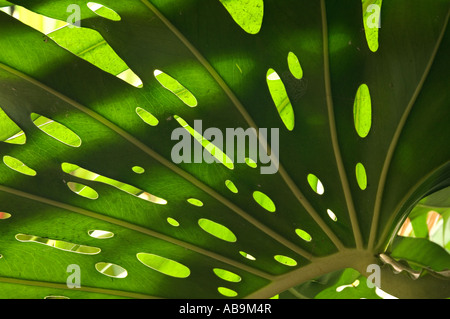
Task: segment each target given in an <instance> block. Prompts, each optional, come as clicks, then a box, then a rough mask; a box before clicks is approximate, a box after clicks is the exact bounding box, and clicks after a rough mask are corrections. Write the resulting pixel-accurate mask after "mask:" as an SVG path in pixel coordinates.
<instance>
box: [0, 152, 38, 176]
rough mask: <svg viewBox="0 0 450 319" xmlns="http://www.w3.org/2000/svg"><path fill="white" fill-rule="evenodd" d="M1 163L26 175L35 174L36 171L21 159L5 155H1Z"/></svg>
mask: <svg viewBox="0 0 450 319" xmlns="http://www.w3.org/2000/svg"><path fill="white" fill-rule="evenodd" d="M3 163H5V165H6V166H8V167H9V168H10V169H12V170H14V171H16V172H19V173H22V174H24V175H28V176H36V175H37V173H36V171H35V170H34V169H32V168H29V167H28V166H27V165H25V164H24V163H23V162H22V161H21V160H19V159H17V158H15V157H12V156H8V155H5V156H3Z"/></svg>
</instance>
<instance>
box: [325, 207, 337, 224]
mask: <svg viewBox="0 0 450 319" xmlns="http://www.w3.org/2000/svg"><path fill="white" fill-rule="evenodd" d="M327 214H328V216H329V217H330V218H331V219H332V220H333V221H337V217H336V214H335V213H333V211H332V210H331V209H327Z"/></svg>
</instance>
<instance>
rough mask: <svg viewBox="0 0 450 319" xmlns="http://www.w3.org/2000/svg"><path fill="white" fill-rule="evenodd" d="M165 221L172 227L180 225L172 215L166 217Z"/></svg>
mask: <svg viewBox="0 0 450 319" xmlns="http://www.w3.org/2000/svg"><path fill="white" fill-rule="evenodd" d="M167 222H168V223H169V224H170V225H172V226H174V227H178V226H180V223H179V222H178V221H177V220H175V219H173V218H172V217H167Z"/></svg>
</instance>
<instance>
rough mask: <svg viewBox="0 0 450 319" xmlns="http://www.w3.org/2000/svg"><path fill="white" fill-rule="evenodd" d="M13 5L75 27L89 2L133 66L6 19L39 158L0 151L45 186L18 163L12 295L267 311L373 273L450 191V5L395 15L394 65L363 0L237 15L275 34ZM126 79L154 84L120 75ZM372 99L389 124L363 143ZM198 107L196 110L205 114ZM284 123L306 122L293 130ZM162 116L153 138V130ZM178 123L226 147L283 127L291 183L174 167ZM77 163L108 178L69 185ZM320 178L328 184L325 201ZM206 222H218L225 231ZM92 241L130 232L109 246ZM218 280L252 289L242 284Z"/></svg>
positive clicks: (141, 14) (6, 186)
mask: <svg viewBox="0 0 450 319" xmlns="http://www.w3.org/2000/svg"><path fill="white" fill-rule="evenodd" d="M13 2H14V3H15V4H17V5H21V6H24V7H26V8H28V9H30V10H32V11H35V12H38V13H40V14H43V15H45V16H49V17H51V18H54V19H59V20H62V21H66V20H67V18H68V13H67V10H66V9H67V7H68V6H69V5H70V4H74V3H75V4H78V5H80V9H81V17H82V21H81V25H82V27H83V28H90V29H93V30H96V31H98V32H99V34H100V35H101V36H102V37H103V39H104V41H106V42H107V43H108V44H109V46H110V47H111V48H112V50H114V52H115V53H116V54H117V57H119V58H120V59H121V61H123V63H124V64H122V62H121V61H119V60H111V61H113V62H112V63H108V61H109V59H112V56H113V55H112V52H111V51H110V50H109V49H108V52H109V53H108V54H106V53H105V54H104V55H102V54H100V55H97V54H98V53H99V52H102V51H97V52H94V51H89V48H92V47H93V46H95V45H96V44H99V43H102V42H101V41H102V40H100V39H99V38H97V37H96V36H93V37H92V38H91V37H89V38H87V39H86V42H82V43H74V42H70V41H71V40H72V41H73V40H74V39H75V40H76V41H82V37H81V36H80V35H79V34H78V35H77V34H75V33H74V34H73V38H72V35H71V32H70V30H71V29H68V28H64V31H59V32H57V33H54V38H55V41H56V40H57V38H58V37H61V39H60V40H58V42H59V43H60V44H61V45H63V43H67V46H70V47H71V48H72V49H71V50H70V49H69V50H66V49H64V48H62V47H61V46H60V45H58V44H57V43H55V42H54V41H53V40H52V36H51V35H49V36H50V39H48V38H47V37H45V36H43V35H42V34H41V33H39V32H38V31H36V30H33V29H31V28H30V27H28V26H26V25H24V24H22V23H21V22H19V21H17V20H16V19H14V18H12V17H10V16H8V15H7V14H4V13H3V12H0V48H1V49H0V107H1V108H2V109H3V110H4V112H5V113H6V115H7V116H8V117H9V118H10V119H11V120H12V121H14V122H15V123H16V124H17V125H18V126H19V127H20V129H22V130H23V131H24V132H25V134H26V137H27V140H26V144H25V145H14V144H8V143H0V144H1V145H0V156H1V157H2V158H3V157H4V156H11V157H14V158H17V159H19V160H21V161H22V162H24V163H26V165H27V166H29V167H30V168H31V169H33V170H35V171H36V173H37V174H36V176H27V175H23V174H21V173H18V172H17V171H14V170H11V169H10V168H9V167H8V166H6V165H3V164H2V165H0V212H7V213H10V214H11V217H10V218H8V219H4V220H0V230H1V235H0V254H1V255H2V258H0V288H1V289H0V297H2V298H11V297H26V298H28V297H30V298H44V297H45V296H48V295H64V296H67V297H71V298H80V297H81V298H98V297H100V298H102V297H103V296H109V297H111V296H113V297H117V296H119V297H126V298H128V297H132V298H134V297H137V298H141V297H163V298H224V297H235V298H244V297H266V298H268V297H271V296H274V295H276V294H278V293H280V292H282V291H284V290H285V289H288V288H290V287H293V286H297V285H298V284H300V283H303V282H305V281H307V280H311V279H313V278H316V277H318V276H320V275H323V274H325V273H327V272H331V271H335V270H339V269H343V268H347V267H355V269H358V271H359V273H361V274H363V273H364V272H365V269H366V268H365V267H366V266H367V264H368V263H372V262H374V259H373V256H374V255H376V254H379V253H381V252H383V251H384V250H385V247H387V245H388V243H389V242H390V241H391V239H392V237H393V236H394V235H395V233H396V230H397V229H398V227H399V226H400V225H401V222H402V221H403V220H404V219H405V218H406V216H407V214H408V213H409V211H410V210H411V208H412V207H413V206H414V205H415V204H416V203H417V202H418V201H419V200H420V199H421V198H422V197H424V196H425V195H428V194H430V193H431V192H433V191H436V190H438V189H441V188H443V187H446V186H449V185H450V149H449V148H448V147H447V146H448V140H449V138H450V126H449V125H447V124H448V123H447V121H448V118H449V117H450V107H449V102H448V101H449V93H448V92H449V91H448V86H449V82H448V76H447V69H446V65H447V59H448V56H449V54H450V52H449V48H450V43H449V40H450V38H449V34H448V28H447V24H448V19H449V2H448V1H434V2H433V4H432V5H430V4H429V3H428V2H426V1H419V0H415V1H407V0H398V1H395V2H392V1H391V2H388V3H383V7H382V11H381V15H382V17H381V21H382V25H381V29H380V30H379V48H378V50H376V51H375V52H373V50H371V49H369V47H368V45H367V40H366V35H365V31H364V22H363V19H362V17H363V12H362V10H363V6H362V4H361V1H357V0H355V1H348V4H346V5H345V6H343V5H342V1H338V0H327V1H325V0H324V1H319V0H317V1H309V0H308V1H306V0H305V1H298V0H283V1H275V0H265V1H264V2H263V4H264V7H263V8H264V11H263V12H264V17H263V19H262V25H261V26H260V29H258V28H256V27H255V25H246V26H244V30H243V29H242V28H241V26H239V25H238V24H237V23H236V22H235V20H236V21H241V20H242V18H243V17H245V16H248V15H250V16H251V17H252V19H255V20H254V22H255V23H257V24H258V23H260V22H259V21H260V20H259V18H258V10H261V7H260V6H259V3H260V2H262V1H246V3H247V2H248V5H251V6H254V7H252V9H254V10H256V11H252V10H249V11H248V12H246V13H245V14H243V16H240V18H238V19H236V17H233V16H232V15H233V13H232V12H228V11H227V8H226V2H233V1H222V3H221V1H198V0H176V1H167V0H151V1H150V0H149V1H147V0H140V1H139V0H128V1H119V0H110V1H101V3H102V4H105V5H106V6H107V7H108V8H111V9H113V10H114V11H115V12H116V13H117V14H118V16H120V20H118V19H113V20H111V19H108V18H105V17H102V16H101V15H100V12H99V14H96V13H94V12H93V11H92V10H90V9H89V7H88V6H87V2H88V1H84V0H77V1H75V0H60V1H44V0H33V1H31V0H29V1H28V0H22V1H20V0H17V1H13ZM385 2H387V1H385ZM229 8H230V7H228V9H229ZM241 9H242V8H241ZM233 10H236V7H234V8H233ZM109 14H111V12H109ZM111 17H112V16H111ZM114 17H116V16H115V15H114ZM233 18H235V19H233ZM239 19H240V20H239ZM74 30H75V29H74ZM257 30H259V32H257ZM73 32H79V30H78V31H73ZM64 41H67V42H64ZM98 48H99V47H98ZM108 48H109V47H108ZM86 50H88V51H89V52H90V53H91V55H89V57H88V56H86V52H88V51H86ZM80 52H81V53H80ZM290 52H292V53H293V54H295V55H296V56H297V57H298V60H299V61H300V63H301V70H302V72H303V73H302V76H301V78H300V79H299V78H298V76H297V77H296V76H295V74H294V75H293V74H291V73H290V72H291V71H290V69H289V63H288V56H289V53H290ZM94 53H95V54H94ZM76 54H80V57H79V56H77V55H76ZM85 59H87V60H88V61H86V60H85ZM97 59H100V60H99V61H97ZM114 59H116V56H115V55H114ZM125 65H126V66H127V67H129V68H130V69H131V70H132V71H133V72H134V73H135V74H136V75H137V76H138V77H139V79H140V80H141V81H142V84H143V85H142V87H136V86H133V85H130V84H129V83H127V82H125V81H122V80H121V79H119V78H117V77H116V76H115V75H117V73H119V72H122V71H123V69H124V68H125ZM270 69H273V70H274V71H276V73H277V75H279V78H280V80H281V81H282V82H283V84H284V87H285V90H286V94H287V96H288V97H289V102H290V103H291V104H290V106H291V107H292V112H291V108H287V109H286V107H285V106H286V105H289V104H286V103H287V102H286V101H287V100H285V101H284V102H281V103H282V105H281V107H279V106H280V105H279V104H277V103H276V101H275V100H274V98H273V96H271V92H270V90H269V87H268V84H267V74H268V70H270ZM155 70H158V71H159V72H163V73H164V74H165V75H167V76H169V77H170V78H172V79H174V80H176V81H177V83H178V84H179V85H180V86H178V89H180V91H177V92H174V91H171V90H170V88H167V87H165V86H164V84H163V83H161V81H159V80H158V78H157V75H158V74H162V73H159V72H156V73H155ZM108 72H110V73H108ZM294 73H295V72H294ZM174 83H175V82H174ZM361 84H366V85H367V87H368V88H369V91H370V100H371V110H372V111H371V125H370V126H369V127H368V128H369V130H368V132H365V134H366V133H367V135H366V136H364V137H361V136H360V135H358V132H357V130H355V122H354V105H355V96H357V90H358V88H359V87H360V85H361ZM186 92H190V93H191V94H192V95H193V97H195V100H196V102H197V103H195V104H190V105H189V103H187V104H188V105H186V104H185V103H184V102H183V99H182V98H181V95H183V94H185V93H186ZM177 93H178V94H177ZM274 102H275V103H274ZM283 103H284V104H283ZM142 110H144V111H142ZM283 110H289V112H288V113H289V115H288V116H287V117H288V118H289V121H291V122H288V123H289V124H288V125H287V126H286V124H285V123H286V122H284V121H283V116H284V115H282V112H283ZM145 111H146V112H148V113H150V114H151V116H152V117H151V118H152V121H151V123H152V124H154V125H152V124H150V125H149V122H148V121H145V120H143V118H142V117H141V116H142V114H147V113H144V112H145ZM32 113H35V114H39V115H42V116H44V117H46V118H48V119H51V120H53V121H55V122H57V123H60V124H61V125H63V126H65V127H66V128H67V129H68V130H70V131H71V132H73V133H74V134H76V135H77V136H78V137H79V138H80V139H81V145H80V146H79V147H71V146H70V145H66V144H64V143H61V142H60V141H58V140H57V139H55V138H53V137H52V136H49V135H48V134H45V133H44V132H42V131H41V130H39V129H38V128H37V127H36V125H35V124H34V123H33V121H32V119H31V117H30V116H31V114H32ZM283 114H285V113H283ZM0 116H1V115H0ZM3 118H4V117H0V120H1V121H2V122H1V123H0V124H1V125H2V129H1V130H0V133H1V134H2V135H1V137H2V138H3ZM147 118H148V117H147ZM179 118H182V119H183V120H184V121H185V122H186V123H187V124H188V125H190V126H191V127H194V121H195V120H202V125H203V130H205V129H206V128H209V127H216V128H219V129H221V130H222V132H225V131H226V128H239V127H241V128H244V129H247V128H249V127H253V128H279V137H280V140H279V160H280V167H279V170H278V172H277V173H276V174H266V175H265V174H261V173H260V168H261V167H262V166H265V165H266V164H264V163H262V162H261V158H259V159H257V158H255V159H254V160H255V161H256V162H257V167H256V168H252V167H249V166H248V165H247V164H246V163H238V162H235V163H234V165H233V167H232V169H231V167H230V166H226V165H223V164H222V163H220V162H217V163H213V164H208V163H205V162H202V163H180V164H175V163H174V162H173V161H172V158H171V151H172V148H173V147H174V145H175V144H176V141H174V140H172V139H171V134H172V132H173V131H174V130H175V129H177V128H180V127H181V126H180V123H179V121H177V120H176V119H179ZM154 119H156V121H155V120H154ZM7 131H8V132H10V131H11V134H12V133H14V132H13V131H14V130H11V129H9V126H8V130H7ZM268 140H269V142H271V139H270V137H269V138H268ZM200 141H204V140H202V139H201V137H200ZM272 142H273V140H272ZM192 143H193V144H192V145H197V144H198V143H197V142H195V141H194V139H192ZM194 143H197V144H194ZM202 143H203V142H202ZM204 145H205V144H204ZM197 146H200V145H197ZM225 149H226V148H225V144H224V145H223V150H225ZM63 163H71V164H74V165H77V166H79V167H81V168H83V169H84V170H85V171H83V172H86V171H88V172H89V173H86V174H87V175H76V174H70V172H68V171H65V170H63V166H62V164H63ZM358 163H361V164H362V165H363V166H364V168H365V174H364V175H365V179H364V186H365V187H361V180H360V179H361V178H362V177H361V176H362V175H361V174H362V173H361V171H358V173H356V172H357V170H356V165H357V164H358ZM136 167H139V168H142V169H137V170H136V169H135V168H136ZM310 174H313V175H314V176H316V178H317V179H318V180H320V182H321V186H323V189H321V191H320V192H319V186H318V185H319V184H318V183H317V181H316V184H315V186H314V187H311V185H310V181H309V180H308V176H309V175H310ZM88 175H89V176H88ZM358 176H359V177H358ZM88 177H89V178H88ZM99 177H100V178H99ZM105 180H107V181H111V180H113V181H115V182H114V183H105ZM229 181H231V182H232V184H230V183H229ZM358 182H360V183H358ZM69 183H78V184H82V185H85V186H87V187H89V189H92V190H93V191H95V192H96V193H97V194H98V198H97V199H92V198H86V197H84V196H80V195H81V190H80V193H79V194H77V193H76V192H74V191H73V190H72V189H71V188H70V187H68V186H69V185H73V184H69ZM230 185H234V187H232V188H230ZM130 188H131V189H133V190H135V189H138V190H141V191H142V192H140V193H135V192H130V191H129V190H130ZM127 190H128V191H127ZM235 190H236V191H235ZM255 194H257V195H256V198H255ZM260 194H263V195H264V196H262V195H260ZM133 195H134V196H133ZM155 197H157V198H161V199H164V201H161V202H159V203H155V202H154V201H152V200H151V199H152V198H155ZM188 199H195V200H198V201H201V203H202V204H203V205H195V204H192V200H191V201H190V202H189V201H188ZM195 203H198V202H195ZM328 210H330V211H332V212H333V213H334V214H335V216H336V220H335V219H334V218H330V215H329V212H328ZM205 220H208V221H211V222H212V223H209V222H206V224H207V225H209V227H208V226H206V229H205ZM202 225H203V226H202ZM92 230H104V231H109V232H112V233H113V234H114V236H113V237H112V238H108V239H98V238H93V237H91V236H89V231H92ZM298 230H301V232H299V231H298ZM299 233H300V234H305V233H306V234H307V235H308V236H306V235H303V236H300V235H299ZM17 234H26V235H32V236H38V237H40V238H47V239H50V240H55V241H64V242H69V243H74V244H77V245H84V246H89V247H99V248H100V249H101V251H100V252H99V253H98V254H95V255H86V254H80V253H77V252H74V251H73V250H61V249H55V246H52V245H50V244H43V243H42V242H39V243H38V242H21V241H19V240H17V239H16V235H17ZM305 238H307V239H310V240H305ZM231 239H232V240H231ZM46 242H47V243H52V242H53V241H46ZM142 253H144V254H151V255H156V256H159V257H156V259H152V260H153V261H152V263H150V264H151V265H152V267H150V266H149V265H148V264H147V265H146V264H144V262H142V261H140V260H139V258H138V256H147V255H138V254H142ZM155 260H158V262H161V263H164V260H166V261H167V260H170V261H173V262H175V263H173V262H168V264H166V266H164V265H159V266H158V265H155V264H154V263H155ZM99 263H107V264H109V263H110V264H114V265H117V266H120V267H123V268H124V269H125V270H126V277H120V276H119V277H111V276H106V275H105V274H106V271H105V272H104V273H100V272H99V271H97V269H98V268H99V267H97V268H96V265H98V264H99ZM73 264H75V265H79V267H80V269H81V288H79V289H78V290H77V291H75V290H73V289H68V288H67V286H66V280H67V278H68V276H69V275H70V274H69V273H68V272H67V267H68V266H69V265H73ZM101 265H104V264H101ZM167 265H169V266H167ZM170 265H182V266H183V267H187V268H188V269H189V275H188V276H187V277H185V276H181V277H182V278H180V277H177V276H171V275H168V273H169V274H170V273H172V272H171V271H167V268H165V267H168V268H170ZM111 267H113V266H111ZM174 267H179V266H174ZM183 267H181V268H180V269H184V268H183ZM155 268H156V269H155ZM216 268H217V269H223V270H226V271H230V272H232V273H234V274H236V275H238V276H239V277H241V279H242V280H241V281H239V282H229V281H227V280H224V279H223V278H221V277H220V276H218V275H217V273H216V272H215V271H214V269H216ZM157 269H159V271H158V270H157ZM121 274H124V273H123V272H122V273H121ZM345 284H348V283H347V282H346V283H345ZM16 286H17V287H20V288H18V289H14V288H13V287H16ZM366 288H367V287H366ZM361 289H362V287H361ZM344 291H347V289H346V290H344ZM349 291H350V290H349ZM324 293H326V292H324ZM346 296H347V295H346ZM324 297H326V296H324ZM347 297H351V294H350V295H348V296H347ZM445 297H448V296H445Z"/></svg>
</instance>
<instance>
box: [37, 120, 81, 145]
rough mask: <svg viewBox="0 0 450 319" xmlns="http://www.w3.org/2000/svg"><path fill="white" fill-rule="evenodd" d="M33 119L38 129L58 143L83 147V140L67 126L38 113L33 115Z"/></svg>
mask: <svg viewBox="0 0 450 319" xmlns="http://www.w3.org/2000/svg"><path fill="white" fill-rule="evenodd" d="M31 119H32V120H33V123H34V125H36V127H37V128H38V129H40V130H41V131H42V132H44V133H45V134H47V135H49V136H51V137H53V138H54V139H55V140H57V141H58V142H61V143H63V144H66V145H69V146H72V147H80V146H81V138H80V137H79V136H78V135H77V134H75V133H74V132H73V131H72V130H70V129H68V128H67V127H66V126H64V125H62V124H60V123H58V122H55V121H53V120H51V119H49V118H47V117H45V116H42V115H39V114H36V113H31Z"/></svg>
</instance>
